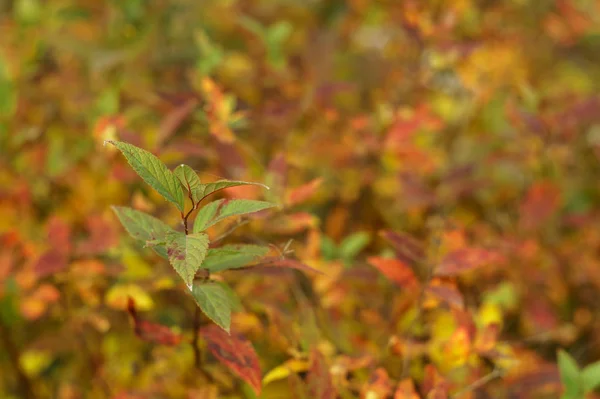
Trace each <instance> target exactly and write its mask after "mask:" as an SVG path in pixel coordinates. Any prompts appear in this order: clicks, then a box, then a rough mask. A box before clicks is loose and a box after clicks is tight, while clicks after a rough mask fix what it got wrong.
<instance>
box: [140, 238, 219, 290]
mask: <svg viewBox="0 0 600 399" xmlns="http://www.w3.org/2000/svg"><path fill="white" fill-rule="evenodd" d="M208 243H209V241H208V235H206V234H204V233H194V234H184V233H180V232H178V231H172V232H169V233H167V235H166V236H165V237H162V238H161V239H159V240H157V241H148V245H155V244H158V245H164V246H165V248H166V250H167V254H168V256H169V262H171V265H172V266H173V268H174V269H175V271H176V272H177V274H179V275H180V276H181V278H182V279H183V281H184V282H185V283H186V285H187V286H188V287H191V286H192V282H193V281H194V276H195V275H196V272H197V271H198V269H200V267H201V266H202V262H203V261H204V257H205V256H206V253H207V251H208Z"/></svg>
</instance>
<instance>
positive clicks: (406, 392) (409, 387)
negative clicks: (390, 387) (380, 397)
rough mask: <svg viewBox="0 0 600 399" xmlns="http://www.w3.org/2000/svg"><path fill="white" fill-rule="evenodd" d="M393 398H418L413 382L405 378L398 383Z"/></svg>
mask: <svg viewBox="0 0 600 399" xmlns="http://www.w3.org/2000/svg"><path fill="white" fill-rule="evenodd" d="M394 399H419V395H418V394H417V391H416V390H415V384H413V382H412V380H411V379H410V378H406V379H404V380H402V381H400V382H399V383H398V388H396V393H395V394H394Z"/></svg>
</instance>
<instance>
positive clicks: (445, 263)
mask: <svg viewBox="0 0 600 399" xmlns="http://www.w3.org/2000/svg"><path fill="white" fill-rule="evenodd" d="M495 259H497V254H496V253H495V252H492V251H489V250H487V249H481V248H461V249H458V250H455V251H452V252H450V253H449V254H448V255H446V256H445V257H444V258H443V259H442V261H441V263H440V264H439V265H438V266H437V268H436V269H435V275H436V276H455V275H457V274H460V273H463V272H466V271H471V270H475V269H477V268H479V267H482V266H484V265H485V264H487V263H490V262H491V261H493V260H495Z"/></svg>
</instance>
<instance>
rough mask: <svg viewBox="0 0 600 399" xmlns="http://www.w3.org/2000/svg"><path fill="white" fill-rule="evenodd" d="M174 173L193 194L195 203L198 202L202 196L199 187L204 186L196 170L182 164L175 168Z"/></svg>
mask: <svg viewBox="0 0 600 399" xmlns="http://www.w3.org/2000/svg"><path fill="white" fill-rule="evenodd" d="M173 174H174V175H175V177H177V178H178V179H179V181H180V182H181V184H183V186H184V187H185V188H186V190H188V191H189V192H190V193H191V194H192V200H193V201H194V203H197V202H198V200H199V198H201V197H198V196H197V195H196V192H197V189H198V187H200V186H202V183H201V182H200V178H199V177H198V174H197V173H196V171H195V170H194V169H192V168H190V167H189V166H187V165H183V164H181V165H179V166H178V167H176V168H175V170H174V171H173Z"/></svg>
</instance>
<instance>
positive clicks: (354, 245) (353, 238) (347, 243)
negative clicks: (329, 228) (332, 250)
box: [339, 231, 371, 260]
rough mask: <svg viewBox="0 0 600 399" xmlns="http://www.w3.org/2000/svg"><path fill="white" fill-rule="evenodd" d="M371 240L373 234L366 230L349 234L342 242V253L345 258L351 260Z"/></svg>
mask: <svg viewBox="0 0 600 399" xmlns="http://www.w3.org/2000/svg"><path fill="white" fill-rule="evenodd" d="M369 242H371V236H370V235H369V233H367V232H365V231H359V232H357V233H354V234H352V235H349V236H348V237H346V238H345V239H344V241H342V243H341V244H340V248H339V250H340V255H341V257H342V258H343V259H347V260H351V259H354V258H355V257H356V255H358V254H359V253H360V251H362V250H363V249H364V248H365V247H366V246H367V245H369Z"/></svg>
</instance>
